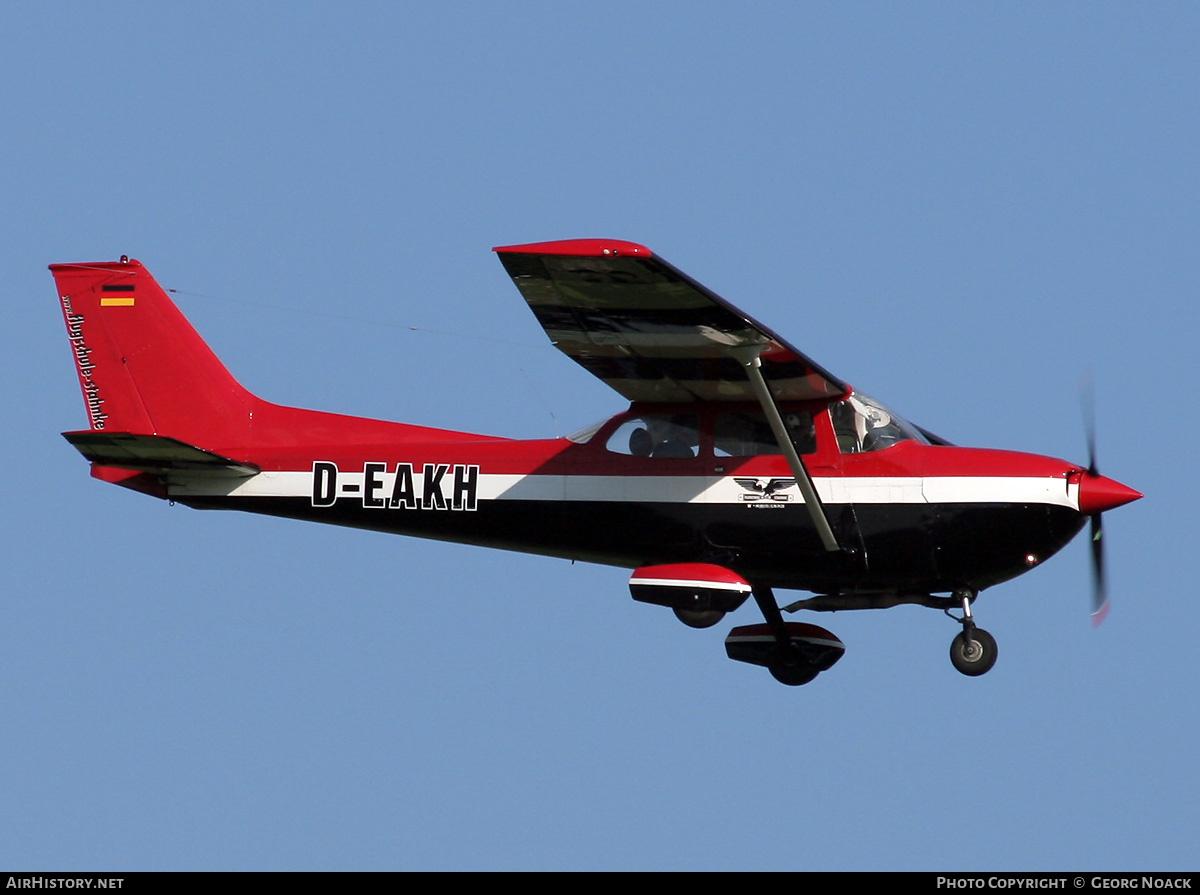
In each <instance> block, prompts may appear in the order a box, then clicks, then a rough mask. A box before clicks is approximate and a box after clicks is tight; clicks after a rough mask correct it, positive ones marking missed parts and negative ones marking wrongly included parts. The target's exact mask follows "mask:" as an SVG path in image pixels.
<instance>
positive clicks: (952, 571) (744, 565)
mask: <svg viewBox="0 0 1200 895" xmlns="http://www.w3.org/2000/svg"><path fill="white" fill-rule="evenodd" d="M178 500H180V502H182V503H185V504H187V505H188V506H193V507H196V508H201V509H236V510H243V511H246V512H252V513H261V514H265V515H272V516H282V517H287V518H293V519H305V520H309V521H313V522H325V523H329V524H333V525H344V526H351V527H355V528H365V529H370V530H373V531H382V532H388V533H392V534H402V535H410V536H414V537H424V538H433V539H437V540H444V541H453V542H458V543H465V544H476V545H480V546H485V547H495V548H499V549H505V550H515V551H520V552H523V553H536V554H542V555H547V556H559V557H564V558H570V559H578V560H582V561H587V562H596V563H603V564H606V565H614V566H621V567H626V568H634V567H637V566H641V565H652V564H659V563H670V562H714V563H718V564H721V565H725V566H728V567H729V568H732V569H734V570H735V571H737V572H739V573H740V574H742V575H743V576H745V577H746V578H747V579H748V580H749V581H751V583H755V584H760V585H763V584H765V585H770V586H772V587H780V588H789V589H797V590H808V591H813V592H816V593H838V592H852V591H895V592H913V591H919V592H933V593H939V592H947V591H951V590H953V589H955V588H958V587H972V588H975V589H978V590H981V589H983V588H985V587H989V586H991V585H993V584H998V583H1000V582H1001V581H1006V580H1008V579H1010V578H1014V577H1016V576H1017V575H1019V574H1021V573H1022V572H1024V571H1027V570H1028V569H1029V568H1030V567H1031V566H1032V565H1036V564H1039V563H1041V562H1042V561H1044V560H1045V559H1048V558H1049V557H1050V556H1052V555H1053V554H1054V553H1056V552H1058V550H1060V549H1061V548H1062V547H1063V546H1065V545H1066V544H1067V543H1068V542H1069V541H1070V540H1071V538H1073V537H1074V536H1075V534H1076V533H1077V532H1078V531H1079V530H1080V529H1081V528H1082V527H1083V524H1084V522H1085V521H1086V517H1085V516H1082V515H1081V514H1079V513H1078V512H1076V511H1074V510H1071V509H1068V508H1065V507H1059V506H1049V505H1045V504H985V503H961V504H858V505H855V506H853V507H851V506H850V505H837V504H833V505H827V506H826V510H827V511H828V512H829V514H830V516H831V521H832V523H833V527H834V530H835V532H837V534H838V539H839V541H840V543H842V545H843V546H844V547H849V548H851V549H850V550H849V551H848V552H843V553H830V552H828V551H826V550H824V549H823V548H822V546H821V542H820V540H819V538H818V537H817V534H816V532H815V530H814V528H813V524H812V520H811V519H810V518H809V516H808V513H807V512H806V511H805V509H804V507H803V506H802V505H799V504H790V505H788V504H774V505H770V506H761V505H760V506H747V505H734V504H718V503H712V504H703V503H684V504H678V503H653V502H644V503H637V502H631V503H623V502H617V501H563V500H551V501H538V500H484V501H480V502H479V505H478V508H477V509H476V510H475V511H474V512H470V513H466V512H455V511H453V510H432V509H369V508H364V507H363V505H362V501H361V500H354V499H339V500H338V501H337V502H336V503H335V504H334V505H332V506H328V507H314V506H312V502H311V501H310V500H309V499H308V498H299V497H186V498H178Z"/></svg>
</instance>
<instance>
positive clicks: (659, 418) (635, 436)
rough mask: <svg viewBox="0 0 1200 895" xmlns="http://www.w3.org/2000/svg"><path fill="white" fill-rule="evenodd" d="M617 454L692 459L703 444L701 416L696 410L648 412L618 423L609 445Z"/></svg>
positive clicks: (607, 445)
mask: <svg viewBox="0 0 1200 895" xmlns="http://www.w3.org/2000/svg"><path fill="white" fill-rule="evenodd" d="M605 447H607V448H608V449H609V450H610V451H612V452H613V453H614V454H628V455H632V456H634V457H653V458H655V459H656V460H657V459H660V458H664V457H672V458H675V459H690V458H692V457H695V456H696V454H697V453H698V451H699V448H700V417H699V416H698V415H697V414H695V413H648V414H643V415H642V416H637V417H633V418H632V419H627V420H626V421H625V422H623V423H621V425H619V426H617V428H616V431H614V432H613V434H612V435H610V436H609V438H608V442H607V444H606V445H605Z"/></svg>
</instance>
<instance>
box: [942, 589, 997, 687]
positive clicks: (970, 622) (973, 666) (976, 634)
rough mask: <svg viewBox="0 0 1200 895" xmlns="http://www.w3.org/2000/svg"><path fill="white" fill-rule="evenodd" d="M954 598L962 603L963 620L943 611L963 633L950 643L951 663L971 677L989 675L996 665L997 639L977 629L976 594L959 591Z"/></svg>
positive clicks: (947, 611)
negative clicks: (974, 615)
mask: <svg viewBox="0 0 1200 895" xmlns="http://www.w3.org/2000/svg"><path fill="white" fill-rule="evenodd" d="M954 596H955V597H956V598H957V599H959V600H961V601H962V610H963V614H962V618H956V617H955V616H953V615H950V610H949V609H946V610H943V611H944V612H945V613H946V615H949V616H950V618H953V619H954V620H955V621H956V622H959V623H960V624H961V625H962V633H961V634H959V635H958V636H957V637H955V638H954V640H953V641H952V642H951V643H950V662H951V664H953V665H954V667H955V668H956V669H958V671H960V672H961V673H962V674H965V675H967V676H969V677H978V676H979V675H981V674H987V673H988V672H989V671H991V670H992V666H993V665H995V664H996V655H997V648H996V638H995V637H993V636H992V635H991V634H989V633H988V632H987V631H985V630H983V628H977V627H975V619H974V618H973V617H972V616H971V601H972V600H974V599H975V592H974V591H969V590H959V591H955V592H954Z"/></svg>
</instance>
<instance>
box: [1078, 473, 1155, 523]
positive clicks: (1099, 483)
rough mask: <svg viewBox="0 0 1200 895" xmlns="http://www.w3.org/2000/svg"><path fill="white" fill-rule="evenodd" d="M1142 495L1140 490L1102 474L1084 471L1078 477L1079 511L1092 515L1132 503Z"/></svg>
mask: <svg viewBox="0 0 1200 895" xmlns="http://www.w3.org/2000/svg"><path fill="white" fill-rule="evenodd" d="M1141 496H1142V494H1141V492H1140V491H1134V490H1133V489H1132V488H1129V487H1126V486H1125V485H1122V484H1121V483H1120V482H1118V481H1114V480H1113V479H1110V478H1105V477H1104V476H1102V475H1088V474H1087V473H1084V474H1083V475H1082V476H1081V477H1080V479H1079V512H1081V513H1083V514H1084V515H1085V516H1094V515H1095V514H1096V513H1103V512H1104V511H1105V510H1113V509H1116V508H1117V507H1122V506H1124V505H1125V504H1127V503H1133V502H1134V501H1135V500H1137V499H1138V498H1140V497H1141Z"/></svg>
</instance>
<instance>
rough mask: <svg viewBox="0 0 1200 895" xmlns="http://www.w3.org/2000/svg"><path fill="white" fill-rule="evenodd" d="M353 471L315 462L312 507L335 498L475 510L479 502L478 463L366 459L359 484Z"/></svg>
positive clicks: (369, 504)
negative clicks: (390, 465) (390, 466)
mask: <svg viewBox="0 0 1200 895" xmlns="http://www.w3.org/2000/svg"><path fill="white" fill-rule="evenodd" d="M358 478H359V477H358V475H356V474H354V473H342V474H341V476H340V477H339V474H338V467H337V464H336V463H331V462H329V461H328V460H317V461H315V462H314V463H313V478H312V505H313V506H314V507H331V506H333V505H334V504H336V503H337V500H338V498H339V497H349V498H351V499H356V500H358V501H360V502H361V503H362V505H363V507H365V508H367V509H376V510H382V509H392V510H398V509H404V510H418V509H420V510H468V511H470V510H474V509H475V508H476V506H477V505H478V493H479V467H478V466H477V465H474V464H470V465H468V464H466V463H454V464H450V463H426V464H424V465H423V466H422V467H420V468H418V469H415V470H414V467H413V464H411V463H397V464H396V467H395V469H394V470H393V471H392V472H388V464H387V463H381V462H373V463H364V464H363V470H362V479H361V484H360V483H359V482H358V481H347V480H348V479H358Z"/></svg>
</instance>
